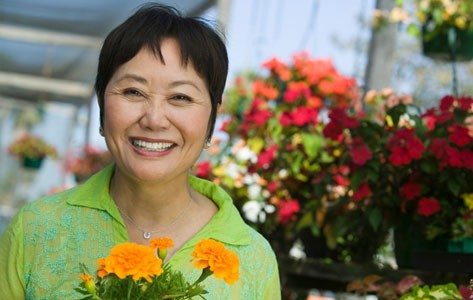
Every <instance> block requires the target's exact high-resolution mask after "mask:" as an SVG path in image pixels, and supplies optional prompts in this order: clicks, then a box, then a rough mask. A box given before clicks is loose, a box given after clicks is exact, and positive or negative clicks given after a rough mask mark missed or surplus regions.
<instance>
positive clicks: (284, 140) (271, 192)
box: [196, 53, 358, 251]
mask: <svg viewBox="0 0 473 300" xmlns="http://www.w3.org/2000/svg"><path fill="white" fill-rule="evenodd" d="M263 67H264V69H265V72H267V73H266V74H263V75H256V74H249V75H248V76H240V77H238V78H237V79H236V85H235V87H233V88H231V89H229V90H228V93H227V95H226V96H227V98H226V100H225V102H224V111H223V112H224V116H225V117H224V120H223V125H222V129H223V130H224V131H225V132H227V133H228V135H229V140H228V142H224V141H221V142H217V143H216V144H214V147H215V146H218V147H219V148H220V152H219V155H216V156H213V159H212V160H211V161H210V162H209V161H202V162H201V163H200V164H198V165H197V170H196V173H197V175H198V176H201V177H205V178H209V179H211V180H213V181H215V182H216V183H218V184H220V185H221V186H223V187H224V188H225V189H227V190H228V191H229V192H230V194H231V195H232V197H233V199H234V200H235V203H236V205H237V206H238V207H239V208H240V209H241V210H242V212H243V213H244V215H245V217H246V219H247V221H249V222H250V223H251V224H253V225H254V226H255V227H256V228H257V229H258V230H259V231H260V232H262V233H263V234H265V235H267V236H271V238H270V240H272V241H273V242H274V241H275V240H279V241H280V243H279V244H280V245H279V246H281V247H287V246H288V245H289V246H290V244H291V243H288V242H287V241H288V240H289V241H291V240H293V239H294V238H295V236H296V232H297V230H296V228H298V229H302V228H308V227H310V228H311V229H312V230H313V231H314V233H315V234H316V235H319V234H321V233H320V232H319V229H320V228H322V223H323V222H324V213H323V210H322V209H321V210H319V209H320V208H321V207H322V206H324V205H323V202H324V201H325V200H324V199H323V197H325V195H326V194H327V193H326V187H325V186H324V184H323V181H324V180H325V179H326V178H327V176H332V175H333V176H337V174H335V173H337V172H335V173H333V174H332V173H330V171H329V172H328V173H327V171H328V170H327V169H326V167H325V165H328V164H331V163H333V162H334V161H335V160H336V157H337V156H338V155H339V153H337V151H336V149H335V148H334V147H335V146H334V145H336V144H337V142H334V141H331V140H330V139H325V138H324V137H323V134H322V131H323V129H324V122H326V120H327V113H328V111H329V109H331V108H334V109H336V110H340V111H343V110H344V109H347V108H349V107H353V106H355V105H357V104H358V101H357V99H358V98H357V85H356V81H355V80H354V79H353V78H350V77H345V76H343V75H342V74H340V73H339V72H338V71H337V70H336V69H335V67H334V65H333V64H332V62H331V61H330V60H327V59H313V58H311V57H309V55H308V54H307V53H300V54H297V55H295V56H294V57H293V60H292V64H291V65H289V64H285V63H284V62H282V61H280V60H278V59H276V58H273V59H270V60H268V61H267V62H265V63H264V64H263ZM342 125H345V124H342ZM315 211H319V212H320V213H318V214H315V213H314V212H315ZM274 235H282V236H281V237H278V238H275V237H274ZM279 246H278V245H275V244H273V247H274V248H276V251H279V250H278V248H279Z"/></svg>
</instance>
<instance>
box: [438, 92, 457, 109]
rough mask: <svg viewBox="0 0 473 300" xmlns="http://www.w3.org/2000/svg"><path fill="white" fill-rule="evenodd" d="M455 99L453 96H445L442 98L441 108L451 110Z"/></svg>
mask: <svg viewBox="0 0 473 300" xmlns="http://www.w3.org/2000/svg"><path fill="white" fill-rule="evenodd" d="M454 101H455V98H454V97H453V96H450V95H447V96H444V97H443V98H442V99H440V105H439V108H440V110H442V111H447V110H449V109H450V108H451V107H452V106H453V103H454Z"/></svg>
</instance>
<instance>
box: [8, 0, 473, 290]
mask: <svg viewBox="0 0 473 300" xmlns="http://www.w3.org/2000/svg"><path fill="white" fill-rule="evenodd" d="M144 2H146V1H141V0H140V1H138V0H100V1H97V0H69V1H61V0H42V1H38V0H36V1H35V0H0V195H1V196H0V232H2V231H3V230H4V228H5V226H6V224H7V222H8V220H10V218H11V217H12V216H13V215H14V213H15V212H16V211H17V210H18V209H19V208H20V207H21V206H22V205H23V204H25V203H27V202H29V201H33V200H35V199H37V198H39V197H41V196H43V195H47V194H49V193H53V192H55V191H58V190H62V189H65V188H68V187H71V186H74V185H75V184H78V183H80V182H81V178H79V177H80V176H79V175H80V174H79V172H75V169H74V168H78V167H80V166H77V158H78V157H83V156H84V155H85V154H89V155H90V160H93V161H89V163H90V164H91V165H90V168H94V167H97V168H100V166H101V164H105V163H107V162H108V161H109V157H108V156H107V154H106V153H104V152H103V151H104V150H105V146H104V142H103V140H102V138H101V137H100V135H99V134H98V127H99V125H98V109H97V104H96V98H95V95H94V91H93V82H94V79H95V74H96V65H97V58H98V53H99V50H100V47H101V44H102V41H103V39H104V37H105V36H106V35H107V33H108V32H109V31H110V30H111V29H113V28H114V27H115V26H117V25H118V24H120V23H121V22H122V21H124V20H125V18H126V17H127V16H129V15H130V14H131V13H132V12H133V11H134V10H135V9H136V8H137V7H138V6H140V5H141V4H142V3H144ZM159 2H160V3H163V4H168V5H172V6H175V7H176V8H178V9H179V10H181V11H182V12H183V13H184V14H186V15H190V16H201V17H204V18H206V19H208V20H210V21H211V22H212V23H216V24H217V23H218V24H219V27H220V28H221V29H222V31H223V32H224V33H225V37H226V43H227V47H228V51H229V59H230V72H229V77H228V81H227V82H228V85H232V84H233V82H234V80H235V79H236V78H237V76H238V74H241V73H243V72H248V71H252V72H258V71H259V70H260V68H261V64H262V62H264V61H267V60H268V59H270V58H273V57H277V58H278V59H280V60H281V61H289V60H291V57H292V56H293V55H295V54H299V53H301V52H302V51H306V52H307V53H309V55H310V56H311V57H315V58H324V59H330V60H331V61H332V62H333V65H334V66H335V68H336V69H337V70H338V71H339V72H340V73H342V74H343V75H345V76H347V77H352V78H354V79H355V80H356V82H357V85H358V87H359V89H360V92H361V94H363V93H366V91H368V90H369V89H378V90H379V89H383V88H387V87H390V88H392V89H394V90H396V91H398V92H400V93H408V94H410V95H413V97H414V99H415V102H416V103H417V104H418V105H420V106H425V107H427V106H433V105H437V103H433V102H435V101H438V99H440V98H441V97H442V96H443V95H445V94H449V93H451V92H452V84H453V74H452V64H451V63H448V62H442V61H436V60H433V59H431V58H428V57H426V56H423V55H422V53H421V45H420V42H419V39H418V38H415V37H413V36H411V35H409V34H407V32H406V30H405V27H403V25H402V24H398V25H391V26H388V27H387V28H386V30H384V31H382V32H381V31H377V30H375V29H374V28H373V26H372V23H373V14H374V11H375V9H376V8H387V9H390V8H392V7H393V6H394V1H390V0H330V1H329V0H297V1H294V0H179V1H178V0H174V1H173V0H168V1H159ZM455 68H456V70H455V77H456V78H455V79H456V87H457V89H458V91H459V92H460V93H462V94H470V95H471V94H472V92H473V82H472V80H471V78H473V65H472V63H471V62H459V63H457V64H456V65H455ZM25 133H29V134H32V135H35V136H38V137H41V138H42V139H43V140H44V141H46V142H47V143H48V144H50V145H52V146H53V147H54V149H55V151H56V155H55V157H48V158H46V159H45V160H44V161H43V162H42V164H41V166H40V167H38V168H31V167H24V166H23V162H22V161H21V160H19V159H18V157H16V156H15V155H12V153H11V145H12V143H13V142H14V141H15V140H17V139H18V138H21V137H22V136H24V134H25ZM218 134H219V133H218V132H217V135H218ZM94 164H95V165H94ZM83 166H84V165H83ZM89 171H91V170H89ZM311 299H312V298H311ZM314 299H315V298H314Z"/></svg>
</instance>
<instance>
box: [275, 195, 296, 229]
mask: <svg viewBox="0 0 473 300" xmlns="http://www.w3.org/2000/svg"><path fill="white" fill-rule="evenodd" d="M278 208H279V210H278V217H279V223H281V224H287V223H288V222H289V221H292V220H295V219H296V214H297V213H298V212H299V210H300V206H299V202H298V201H297V200H296V199H289V200H284V201H280V202H279V203H278Z"/></svg>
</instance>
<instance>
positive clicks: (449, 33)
mask: <svg viewBox="0 0 473 300" xmlns="http://www.w3.org/2000/svg"><path fill="white" fill-rule="evenodd" d="M422 51H423V53H424V55H425V56H428V57H430V58H432V59H436V60H442V61H446V62H451V61H469V60H472V59H473V30H472V29H465V30H462V29H458V28H455V27H445V28H433V29H432V30H429V29H428V28H427V26H424V27H423V28H422Z"/></svg>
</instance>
